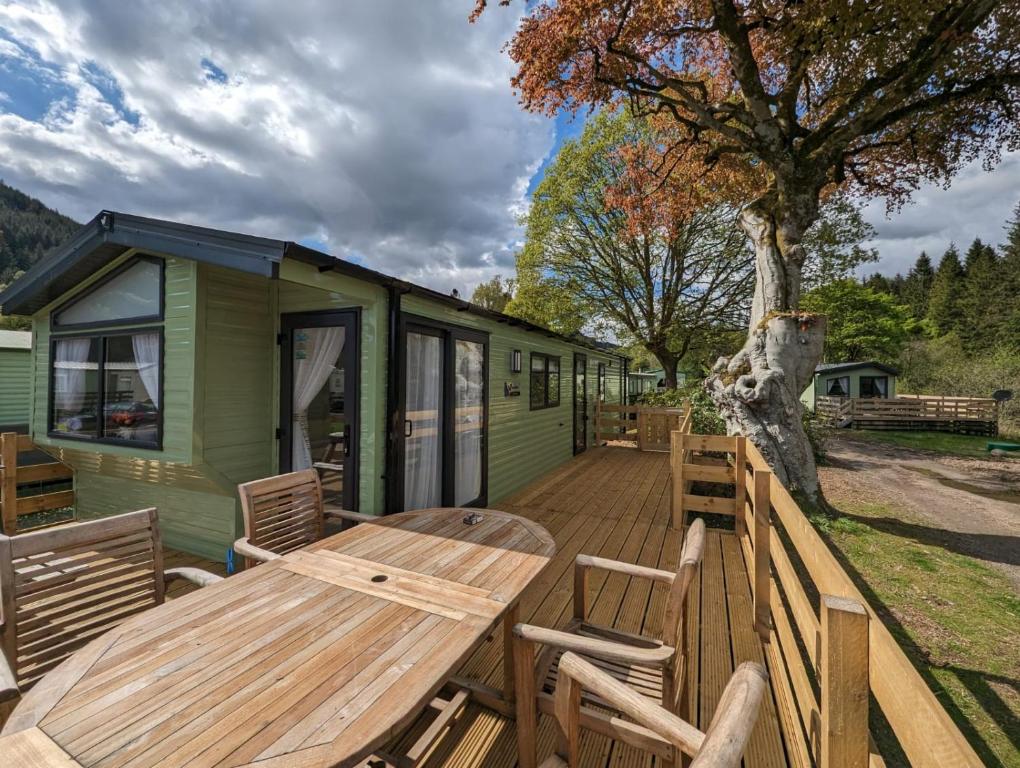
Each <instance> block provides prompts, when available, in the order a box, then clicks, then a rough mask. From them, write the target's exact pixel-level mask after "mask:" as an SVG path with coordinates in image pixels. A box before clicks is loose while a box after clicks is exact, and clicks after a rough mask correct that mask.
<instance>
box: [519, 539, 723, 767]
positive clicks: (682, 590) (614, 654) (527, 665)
mask: <svg viewBox="0 0 1020 768" xmlns="http://www.w3.org/2000/svg"><path fill="white" fill-rule="evenodd" d="M704 549H705V523H704V521H703V520H700V519H698V520H695V521H694V522H693V523H692V524H691V525H690V527H689V528H688V529H687V535H686V536H685V538H684V544H683V549H682V550H681V552H680V564H679V566H678V567H677V571H676V573H670V572H669V571H661V570H658V569H655V568H646V567H644V566H640V565H631V564H629V563H621V562H617V561H615V560H606V559H603V558H600V557H591V556H589V555H578V556H577V559H576V561H575V564H574V617H573V619H572V620H571V621H570V623H569V624H568V625H567V626H566V628H565V629H563V630H555V629H546V628H544V627H536V626H532V625H529V624H518V625H517V626H515V627H514V638H513V653H514V669H515V687H516V690H517V698H516V709H517V722H518V725H519V727H518V731H517V736H518V754H519V756H520V765H521V768H534V765H535V762H536V755H535V741H534V730H535V724H536V722H537V712H544V713H545V714H549V715H551V714H553V713H554V711H555V702H554V698H553V692H554V690H555V689H556V684H557V678H558V676H559V670H560V662H561V657H562V656H563V654H564V653H565V652H567V651H572V652H573V653H575V654H577V655H579V656H581V657H583V658H584V659H586V660H587V661H589V662H590V663H592V664H594V665H595V666H596V667H598V668H599V669H601V670H602V671H603V672H605V673H607V674H609V675H610V676H612V677H613V678H615V679H616V680H618V681H620V682H621V683H624V684H625V685H627V686H629V687H630V688H632V689H633V690H634V691H635V692H636V693H637V694H638V695H640V696H642V697H644V698H645V699H647V700H649V701H651V702H653V703H654V704H656V705H658V706H660V707H663V708H664V709H665V710H666V711H668V712H670V713H672V714H674V715H678V716H680V717H683V716H685V715H686V706H687V695H686V693H687V679H686V674H685V666H686V659H687V649H686V637H687V632H686V611H685V605H686V602H687V593H688V590H689V589H690V585H691V581H692V580H693V578H694V575H695V573H696V571H697V569H698V568H699V567H700V565H701V558H702V555H703V553H704ZM592 568H599V569H601V570H605V571H611V572H615V573H621V574H624V575H626V576H632V577H637V578H644V579H650V580H652V581H657V582H661V583H664V584H668V585H669V594H668V597H667V599H666V615H665V618H664V620H663V631H662V637H661V638H654V637H645V636H643V635H636V634H632V633H629V632H622V631H620V630H617V629H613V628H612V627H603V626H599V625H598V624H592V623H590V622H589V621H588V620H587V611H588V607H587V594H586V593H587V591H588V574H589V572H590V571H591V569H592ZM539 645H541V646H544V649H543V651H542V653H541V655H539V656H538V659H537V664H536V646H539ZM583 698H584V701H585V703H586V704H588V705H593V706H594V707H599V708H601V709H602V710H606V709H608V710H610V711H611V712H612V711H613V710H614V708H613V706H612V705H611V704H610V703H609V702H607V701H604V700H603V699H601V698H600V697H599V696H598V695H597V694H596V693H593V692H586V693H585V694H584V696H583ZM581 718H582V719H581V722H582V723H583V724H584V725H585V727H587V728H590V729H592V730H596V731H599V732H601V733H604V734H605V735H607V736H610V737H613V738H619V736H620V728H621V727H624V726H625V724H624V726H621V725H620V723H619V722H618V721H617V720H615V719H614V718H613V717H612V716H611V715H609V714H606V712H605V711H599V710H596V709H594V708H592V706H585V707H582V708H581Z"/></svg>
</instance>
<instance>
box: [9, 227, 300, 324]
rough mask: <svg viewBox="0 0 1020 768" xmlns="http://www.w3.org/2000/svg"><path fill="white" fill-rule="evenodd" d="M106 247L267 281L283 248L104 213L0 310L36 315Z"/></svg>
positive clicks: (30, 274) (12, 292) (13, 288)
mask: <svg viewBox="0 0 1020 768" xmlns="http://www.w3.org/2000/svg"><path fill="white" fill-rule="evenodd" d="M107 243H109V244H111V245H119V246H122V247H123V248H124V250H127V249H129V248H141V249H146V250H153V251H158V252H161V253H169V254H172V255H174V256H180V257H182V258H187V259H192V260H194V261H200V262H205V263H209V264H215V265H217V266H222V267H228V268H231V269H237V270H240V271H243V272H250V273H254V274H259V275H264V276H266V277H274V276H275V275H276V274H277V271H278V265H279V263H280V261H282V259H283V251H284V246H285V243H284V242H283V241H282V240H269V239H267V238H263V237H253V236H251V235H240V234H236V233H233V232H224V231H222V230H217V229H209V228H207V227H196V226H191V225H186V224H178V223H176V222H171V221H163V220H160V219H150V218H146V217H144V216H134V215H132V214H129V213H119V212H117V211H109V210H103V211H100V212H99V213H98V214H96V215H95V216H94V217H93V218H92V219H91V220H90V221H89V222H88V223H86V224H85V225H83V226H82V227H81V229H79V230H78V231H77V232H76V233H75V234H74V235H73V236H72V237H71V239H70V240H68V241H67V243H65V244H64V245H62V246H60V247H58V248H57V249H56V250H54V251H52V252H51V253H49V254H47V255H46V256H44V257H43V258H42V259H41V260H40V261H39V262H38V263H37V264H35V265H34V266H33V267H31V268H30V269H29V270H28V271H27V272H25V274H24V275H22V276H21V277H20V278H18V279H17V280H15V281H14V282H13V283H11V285H10V286H8V287H7V289H6V290H5V291H3V293H0V309H2V310H3V312H4V313H5V314H14V315H17V314H31V313H32V312H35V311H37V310H38V309H40V308H41V307H42V306H45V304H48V303H49V301H50V299H48V298H47V299H40V298H39V297H40V295H41V294H43V293H44V292H45V288H46V287H47V286H49V285H50V284H52V283H55V282H59V279H60V278H61V276H63V275H64V274H65V273H66V272H67V271H68V270H70V269H71V268H73V267H74V266H75V264H77V263H78V262H79V261H81V260H83V259H85V258H86V257H87V256H88V255H89V254H90V253H92V252H94V251H95V250H96V249H97V248H98V247H99V246H101V245H103V244H107ZM114 258H116V255H111V256H110V258H109V260H108V261H107V263H108V262H109V261H112V260H113V259H114ZM73 288H74V285H69V286H66V288H65V287H62V290H61V291H60V292H61V293H66V292H67V291H69V290H71V289H73ZM40 301H41V302H42V303H40Z"/></svg>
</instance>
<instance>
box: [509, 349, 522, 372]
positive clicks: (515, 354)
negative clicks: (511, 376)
mask: <svg viewBox="0 0 1020 768" xmlns="http://www.w3.org/2000/svg"><path fill="white" fill-rule="evenodd" d="M522 357H523V355H522V354H521V350H519V349H515V350H513V351H512V352H511V353H510V373H520V372H521V358H522Z"/></svg>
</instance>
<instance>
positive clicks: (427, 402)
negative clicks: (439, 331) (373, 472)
mask: <svg viewBox="0 0 1020 768" xmlns="http://www.w3.org/2000/svg"><path fill="white" fill-rule="evenodd" d="M442 364H443V340H442V339H440V338H438V337H436V336H428V335H425V334H421V333H408V334H407V393H406V401H405V402H406V408H407V413H406V414H405V418H406V419H408V420H409V421H410V422H411V434H410V436H409V437H407V438H406V441H405V458H404V509H405V510H412V509H428V508H429V507H438V506H440V505H441V504H442V503H443V485H442V471H441V469H442V465H441V464H440V460H441V455H442V448H443V442H442V441H443V430H442V426H443V422H442V418H441V413H440V411H441V408H442V399H443V389H442V387H443V366H442Z"/></svg>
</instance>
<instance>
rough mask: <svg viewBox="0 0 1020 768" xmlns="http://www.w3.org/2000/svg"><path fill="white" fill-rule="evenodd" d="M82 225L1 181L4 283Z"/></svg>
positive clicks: (0, 234) (0, 246) (1, 274)
mask: <svg viewBox="0 0 1020 768" xmlns="http://www.w3.org/2000/svg"><path fill="white" fill-rule="evenodd" d="M79 226H81V225H80V224H78V222H76V221H74V220H73V219H69V218H68V217H67V216H64V215H63V214H60V213H57V212H56V211H54V210H53V209H52V208H47V207H46V206H45V205H44V204H43V203H41V202H39V201H38V200H36V199H35V198H34V197H29V196H28V195H26V194H25V193H24V192H20V191H18V190H17V189H15V188H14V187H11V186H8V185H7V184H4V183H3V181H0V284H6V283H9V282H10V281H11V280H12V279H13V278H14V276H15V275H16V274H17V273H18V272H23V271H24V270H26V269H28V268H29V267H31V266H32V265H33V264H35V263H36V262H37V261H39V259H41V258H42V256H43V254H44V253H46V252H47V251H48V250H50V249H51V248H53V247H55V246H57V245H60V244H61V243H62V242H64V241H65V240H67V238H68V237H70V236H71V235H72V234H74V232H75V231H76V230H77V229H78V227H79Z"/></svg>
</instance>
